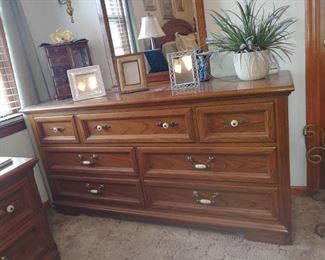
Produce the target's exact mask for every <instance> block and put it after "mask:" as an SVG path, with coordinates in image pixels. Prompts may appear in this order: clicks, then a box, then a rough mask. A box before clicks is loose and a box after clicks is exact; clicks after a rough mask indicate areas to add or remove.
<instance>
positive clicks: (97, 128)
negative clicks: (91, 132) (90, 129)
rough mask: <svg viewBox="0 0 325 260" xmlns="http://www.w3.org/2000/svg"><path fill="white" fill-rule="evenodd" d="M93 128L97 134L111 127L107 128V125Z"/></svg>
mask: <svg viewBox="0 0 325 260" xmlns="http://www.w3.org/2000/svg"><path fill="white" fill-rule="evenodd" d="M94 128H95V129H96V130H97V131H98V132H101V131H103V130H108V129H110V128H111V126H109V125H96V126H95V127H94Z"/></svg>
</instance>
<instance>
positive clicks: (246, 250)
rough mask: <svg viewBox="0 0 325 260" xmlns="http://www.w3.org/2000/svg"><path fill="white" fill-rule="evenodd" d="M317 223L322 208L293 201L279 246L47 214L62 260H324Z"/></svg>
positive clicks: (324, 246) (301, 200) (234, 237)
mask: <svg viewBox="0 0 325 260" xmlns="http://www.w3.org/2000/svg"><path fill="white" fill-rule="evenodd" d="M319 222H325V205H324V204H322V203H320V202H316V201H313V200H312V199H310V198H297V199H295V201H294V203H293V228H294V245H293V246H277V245H271V244H265V243H255V242H249V241H247V240H245V239H244V238H242V237H240V236H238V235H225V234H221V233H217V232H209V231H203V230H198V229H192V228H180V227H172V226H162V225H153V224H146V223H141V222H131V221H125V220H116V219H110V218H99V217H89V216H84V215H81V216H77V217H72V216H64V215H61V214H58V213H55V212H51V213H50V224H51V226H52V230H53V235H54V238H55V240H56V242H57V245H58V248H59V251H60V252H61V257H62V260H106V259H107V260H162V259H165V260H169V259H178V260H183V259H184V260H197V259H202V260H218V259H220V260H221V259H223V260H230V259H233V260H235V259H249V260H255V259H256V260H264V259H270V260H278V259H294V260H325V238H324V239H321V238H320V237H318V236H317V235H316V234H315V233H314V226H315V224H316V223H319Z"/></svg>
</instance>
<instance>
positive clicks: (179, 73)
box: [173, 55, 193, 84]
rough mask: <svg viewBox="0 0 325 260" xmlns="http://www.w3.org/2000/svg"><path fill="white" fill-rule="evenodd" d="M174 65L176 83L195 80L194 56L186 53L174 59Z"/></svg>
mask: <svg viewBox="0 0 325 260" xmlns="http://www.w3.org/2000/svg"><path fill="white" fill-rule="evenodd" d="M173 66H174V70H175V81H176V84H183V83H186V82H192V81H193V71H192V69H193V66H192V58H191V56H190V55H186V56H183V57H180V58H175V59H174V60H173Z"/></svg>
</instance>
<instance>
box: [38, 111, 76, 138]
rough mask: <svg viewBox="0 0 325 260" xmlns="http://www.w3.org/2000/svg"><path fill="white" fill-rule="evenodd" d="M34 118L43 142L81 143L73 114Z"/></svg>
mask: <svg viewBox="0 0 325 260" xmlns="http://www.w3.org/2000/svg"><path fill="white" fill-rule="evenodd" d="M33 119H34V123H35V128H36V131H37V136H38V138H39V140H40V142H41V143H43V144H48V143H79V138H78V132H77V128H76V126H75V123H74V120H73V116H72V115H70V116H48V117H47V116H45V117H34V118H33Z"/></svg>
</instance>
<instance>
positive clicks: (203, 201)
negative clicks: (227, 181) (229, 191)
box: [193, 190, 219, 206]
mask: <svg viewBox="0 0 325 260" xmlns="http://www.w3.org/2000/svg"><path fill="white" fill-rule="evenodd" d="M193 196H194V197H196V198H198V199H197V200H196V202H197V203H198V204H201V205H208V206H209V205H210V206H211V205H214V204H216V198H217V197H218V196H219V193H218V192H214V193H213V194H212V196H211V199H206V198H203V197H202V196H201V195H200V193H199V192H198V191H196V190H194V191H193Z"/></svg>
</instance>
